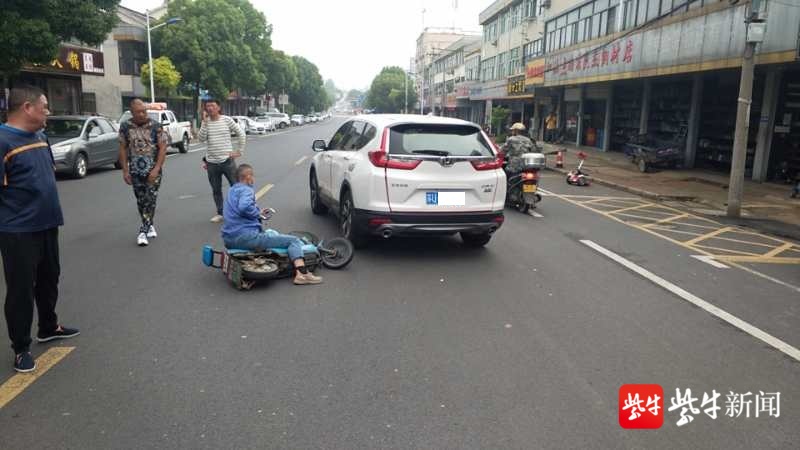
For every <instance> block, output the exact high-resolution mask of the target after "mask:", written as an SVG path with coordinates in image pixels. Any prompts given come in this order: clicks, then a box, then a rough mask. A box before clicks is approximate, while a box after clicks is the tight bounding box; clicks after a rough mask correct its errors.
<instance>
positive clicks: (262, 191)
mask: <svg viewBox="0 0 800 450" xmlns="http://www.w3.org/2000/svg"><path fill="white" fill-rule="evenodd" d="M270 189H272V185H271V184H268V185H266V186H264V187H262V188H261V189H260V190H259V191H258V192H256V200H258V199H260V198H261V197H263V196H264V195H266V194H267V192H269V190H270Z"/></svg>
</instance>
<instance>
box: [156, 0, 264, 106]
mask: <svg viewBox="0 0 800 450" xmlns="http://www.w3.org/2000/svg"><path fill="white" fill-rule="evenodd" d="M168 17H180V18H182V19H183V21H182V22H181V23H180V24H178V25H174V26H168V27H163V28H160V29H159V30H157V31H156V32H155V33H154V37H153V41H154V47H155V50H156V51H157V52H158V53H160V54H163V55H167V56H169V58H170V59H171V60H172V61H173V62H174V64H175V66H176V67H177V69H178V70H179V71H180V73H181V74H182V75H183V78H184V79H185V80H186V81H188V82H191V83H193V84H194V85H195V86H196V89H197V91H196V93H197V92H198V91H199V89H200V88H201V87H204V88H206V89H208V90H209V91H210V93H211V94H212V95H213V96H215V97H218V98H223V99H224V98H227V96H228V94H229V93H230V92H231V91H232V90H233V89H236V88H241V89H244V90H246V91H250V92H257V91H260V90H263V86H264V84H265V82H266V77H265V76H264V73H263V70H262V68H261V67H259V61H257V58H256V57H257V56H263V55H262V54H266V51H264V49H262V48H260V47H259V46H262V45H265V44H266V45H267V46H268V45H269V42H270V40H269V32H268V29H267V25H266V18H264V15H263V14H261V13H259V12H257V11H255V10H254V9H253V8H252V5H250V4H249V2H247V1H245V0H172V1H171V2H170V3H169V9H168ZM251 45H253V46H254V47H259V49H258V50H257V51H256V52H254V51H253V49H252V48H251ZM267 51H268V49H267ZM254 53H255V55H256V56H254Z"/></svg>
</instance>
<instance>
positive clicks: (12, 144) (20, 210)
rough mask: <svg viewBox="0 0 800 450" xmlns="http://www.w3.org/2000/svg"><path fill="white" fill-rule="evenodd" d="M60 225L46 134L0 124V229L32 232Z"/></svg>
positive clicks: (8, 231)
mask: <svg viewBox="0 0 800 450" xmlns="http://www.w3.org/2000/svg"><path fill="white" fill-rule="evenodd" d="M61 225H64V217H63V216H62V214H61V203H60V202H59V200H58V188H57V186H56V176H55V168H54V166H53V153H52V151H51V150H50V144H49V143H48V142H47V137H46V136H45V135H44V133H41V132H37V133H28V132H26V131H23V130H19V129H16V128H13V127H10V126H8V125H0V232H3V233H33V232H37V231H43V230H47V229H50V228H55V227H58V226H61Z"/></svg>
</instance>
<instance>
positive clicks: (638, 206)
mask: <svg viewBox="0 0 800 450" xmlns="http://www.w3.org/2000/svg"><path fill="white" fill-rule="evenodd" d="M650 206H656V205H654V204H652V203H645V204H642V205H637V206H630V207H628V208H622V209H615V210H613V211H606V212H607V213H609V214H619V213H621V212H623V211H633V210H634V209H642V208H648V207H650Z"/></svg>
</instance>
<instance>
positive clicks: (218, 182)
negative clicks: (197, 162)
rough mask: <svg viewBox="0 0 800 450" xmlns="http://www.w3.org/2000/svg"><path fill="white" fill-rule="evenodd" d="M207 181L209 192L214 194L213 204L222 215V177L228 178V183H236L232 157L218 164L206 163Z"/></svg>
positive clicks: (234, 163)
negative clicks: (209, 186) (209, 185)
mask: <svg viewBox="0 0 800 450" xmlns="http://www.w3.org/2000/svg"><path fill="white" fill-rule="evenodd" d="M207 166H208V167H207V168H206V171H207V172H208V182H209V183H210V184H211V192H212V193H213V194H214V204H215V205H216V206H217V214H219V215H222V201H223V200H222V177H223V176H224V177H225V178H227V179H228V185H229V186H233V185H234V184H236V162H235V161H234V160H233V158H228V159H226V160H225V161H224V162H221V163H219V164H214V163H208V164H207Z"/></svg>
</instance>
